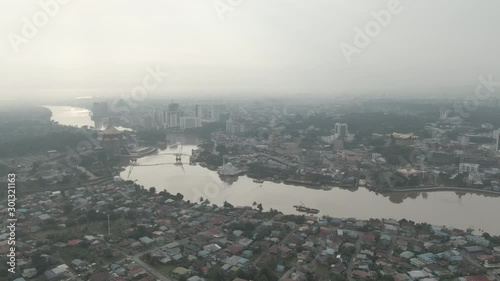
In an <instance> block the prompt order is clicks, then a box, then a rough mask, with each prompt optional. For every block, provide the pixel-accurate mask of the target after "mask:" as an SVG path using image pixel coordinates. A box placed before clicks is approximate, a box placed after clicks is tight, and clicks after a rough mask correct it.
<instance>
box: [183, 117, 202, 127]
mask: <svg viewBox="0 0 500 281" xmlns="http://www.w3.org/2000/svg"><path fill="white" fill-rule="evenodd" d="M180 127H181V129H183V130H184V129H191V128H199V127H201V119H200V118H198V117H192V116H189V117H181V118H180Z"/></svg>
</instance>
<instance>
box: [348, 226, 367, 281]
mask: <svg viewBox="0 0 500 281" xmlns="http://www.w3.org/2000/svg"><path fill="white" fill-rule="evenodd" d="M356 233H358V240H357V241H356V252H354V254H353V257H352V258H351V261H349V264H348V265H347V270H346V275H347V279H348V280H349V281H354V279H353V278H352V276H351V273H352V270H353V269H354V261H355V259H356V255H357V254H358V253H359V252H360V251H361V244H362V243H363V237H364V234H363V233H361V232H356Z"/></svg>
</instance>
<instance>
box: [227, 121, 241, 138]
mask: <svg viewBox="0 0 500 281" xmlns="http://www.w3.org/2000/svg"><path fill="white" fill-rule="evenodd" d="M226 133H227V134H228V135H242V134H244V133H245V125H243V124H240V123H238V122H234V121H232V120H228V121H226Z"/></svg>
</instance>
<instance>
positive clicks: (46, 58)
mask: <svg viewBox="0 0 500 281" xmlns="http://www.w3.org/2000/svg"><path fill="white" fill-rule="evenodd" d="M42 2H43V1H42ZM61 2H67V4H64V5H63V4H61V5H60V10H59V11H58V12H57V13H56V14H55V16H54V17H51V18H50V19H49V21H48V23H47V24H46V25H45V26H43V27H40V28H38V32H37V33H36V36H34V38H32V39H29V40H27V41H28V42H27V43H26V44H24V43H23V44H21V43H19V45H18V46H17V48H18V52H15V48H14V47H13V44H12V40H14V39H11V37H9V36H11V34H12V33H15V34H16V35H19V36H22V28H23V26H24V24H25V23H24V22H23V20H22V19H23V18H27V19H29V20H30V21H33V20H32V17H33V15H35V14H36V13H37V12H38V11H43V9H42V8H41V6H40V5H39V4H38V3H37V2H33V1H11V0H5V1H2V9H1V10H0V21H1V23H2V24H1V25H0V34H2V38H3V39H2V40H1V43H0V61H1V62H2V63H1V64H0V76H1V77H2V79H1V80H0V91H1V92H2V95H1V98H2V99H4V100H5V99H10V100H11V99H12V98H13V96H15V97H20V96H22V97H36V96H40V95H43V96H44V98H51V97H64V98H69V97H75V96H82V95H90V96H106V95H118V94H121V93H122V92H123V91H129V89H130V88H132V87H133V86H134V85H135V84H136V83H137V81H139V80H140V79H141V78H142V75H143V73H144V71H145V70H144V69H145V67H146V66H148V65H160V66H161V68H162V69H164V70H165V71H166V72H168V73H169V74H170V77H169V78H168V81H166V83H163V84H162V85H160V87H158V88H157V89H155V90H154V91H152V92H151V94H152V95H154V94H158V95H167V94H168V95H173V96H175V97H182V96H199V97H200V96H201V97H202V96H204V95H217V94H223V95H268V94H274V95H297V94H301V93H308V94H312V95H346V94H347V95H349V94H362V95H382V94H390V95H401V96H405V95H415V94H418V95H454V94H460V95H463V94H468V93H470V92H471V90H472V89H473V86H474V85H475V84H476V83H477V77H478V76H480V75H487V74H490V73H499V72H500V56H499V55H498V50H499V49H500V39H499V37H498V36H495V32H494V31H495V30H496V28H497V27H499V26H500V18H499V17H498V14H497V12H498V10H499V9H500V3H499V2H498V1H489V0H478V1H465V0H460V1H453V0H446V1H407V0H401V1H400V9H399V10H398V11H400V12H399V13H397V14H393V15H392V19H391V21H390V22H389V24H388V25H387V26H386V27H382V29H381V31H380V32H379V34H378V35H377V36H375V37H373V38H371V43H370V44H368V46H367V47H365V48H362V49H361V50H360V53H359V54H354V55H353V56H352V61H351V63H348V62H347V61H346V58H345V56H344V54H343V52H342V50H341V48H340V47H339V46H340V44H341V43H342V42H345V43H348V44H351V45H353V46H354V43H353V42H354V37H355V34H356V32H355V28H357V27H358V28H360V29H362V30H364V29H365V25H366V24H367V23H369V22H370V21H373V16H372V12H378V11H380V10H382V9H387V7H388V1H379V0H377V1H360V0H355V1H352V0H344V1H338V0H337V1H326V0H319V1H315V2H314V4H313V3H310V2H306V1H298V0H292V1H263V0H260V1H235V2H237V3H238V5H237V6H236V7H234V8H232V9H231V10H228V11H225V10H223V13H222V14H223V19H222V18H221V17H219V14H220V13H221V12H219V13H218V11H217V10H216V9H215V8H214V5H215V4H216V2H217V1H199V0H196V1H194V0H188V1H172V0H161V1H160V0H154V1H148V3H147V4H144V3H142V2H131V1H125V2H124V1H118V0H111V1H105V2H99V3H94V2H92V1H77V0H73V1H61ZM14 42H17V41H16V40H14Z"/></svg>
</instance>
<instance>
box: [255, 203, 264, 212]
mask: <svg viewBox="0 0 500 281" xmlns="http://www.w3.org/2000/svg"><path fill="white" fill-rule="evenodd" d="M257 209H259V212H261V213H262V210H264V207H262V204H261V203H259V205H257Z"/></svg>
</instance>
